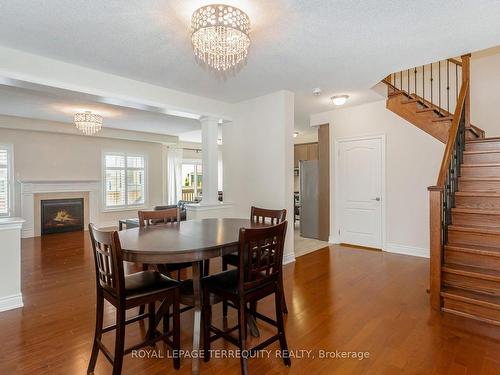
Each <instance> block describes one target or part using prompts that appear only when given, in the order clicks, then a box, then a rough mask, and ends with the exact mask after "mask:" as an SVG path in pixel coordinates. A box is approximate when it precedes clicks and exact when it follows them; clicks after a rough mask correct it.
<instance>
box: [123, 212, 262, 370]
mask: <svg viewBox="0 0 500 375" xmlns="http://www.w3.org/2000/svg"><path fill="white" fill-rule="evenodd" d="M263 226H266V225H265V224H262V223H253V222H251V221H250V220H248V219H231V218H224V219H200V220H188V221H182V222H179V223H175V224H168V225H152V226H148V227H144V228H132V229H126V230H123V231H120V232H118V233H119V236H120V242H121V246H122V250H123V259H124V260H126V261H130V262H137V263H145V264H167V263H184V262H191V263H192V280H193V299H194V306H193V308H194V321H193V352H194V353H195V354H199V353H200V336H201V309H202V291H201V277H202V262H203V261H204V260H206V259H211V258H216V257H220V256H222V255H225V254H229V253H232V252H234V251H235V247H236V246H237V245H238V240H239V230H240V228H255V227H263ZM199 357H200V355H193V356H192V373H193V374H199V370H200V358H199Z"/></svg>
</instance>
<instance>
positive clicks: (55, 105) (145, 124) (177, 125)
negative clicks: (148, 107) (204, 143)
mask: <svg viewBox="0 0 500 375" xmlns="http://www.w3.org/2000/svg"><path fill="white" fill-rule="evenodd" d="M86 110H87V111H93V112H95V113H99V114H100V115H102V116H103V117H104V121H103V126H105V127H108V128H115V129H126V130H134V131H142V132H148V133H157V134H166V135H177V136H179V139H180V140H182V141H186V142H201V130H200V129H201V125H200V122H199V121H198V120H190V119H186V118H182V117H176V116H170V115H166V114H162V113H155V112H150V111H142V110H138V109H133V108H128V107H121V106H115V105H109V104H101V103H97V102H93V101H89V100H88V99H86V98H85V99H82V96H81V95H79V94H78V93H74V92H69V91H65V92H61V94H60V95H58V94H52V93H47V92H38V91H34V90H28V89H23V88H17V87H11V86H3V85H0V114H4V115H9V116H19V117H27V118H34V119H41V120H47V121H58V122H66V123H72V122H73V115H74V114H75V113H77V112H83V111H86Z"/></svg>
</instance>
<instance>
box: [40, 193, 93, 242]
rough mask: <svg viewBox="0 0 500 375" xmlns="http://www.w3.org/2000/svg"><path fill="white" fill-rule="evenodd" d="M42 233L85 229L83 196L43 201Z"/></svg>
mask: <svg viewBox="0 0 500 375" xmlns="http://www.w3.org/2000/svg"><path fill="white" fill-rule="evenodd" d="M41 219H42V223H41V224H42V225H41V233H42V235H43V234H50V233H62V232H74V231H81V230H83V198H71V199H47V200H42V201H41Z"/></svg>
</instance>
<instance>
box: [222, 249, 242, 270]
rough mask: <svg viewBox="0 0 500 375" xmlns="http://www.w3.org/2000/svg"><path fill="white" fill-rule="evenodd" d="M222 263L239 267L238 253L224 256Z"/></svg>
mask: <svg viewBox="0 0 500 375" xmlns="http://www.w3.org/2000/svg"><path fill="white" fill-rule="evenodd" d="M224 261H225V262H226V263H227V264H230V265H231V266H235V267H238V265H239V259H238V253H237V252H236V253H230V254H226V255H224Z"/></svg>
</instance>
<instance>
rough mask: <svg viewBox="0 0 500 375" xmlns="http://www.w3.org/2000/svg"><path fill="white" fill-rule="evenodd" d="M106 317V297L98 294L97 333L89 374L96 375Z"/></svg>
mask: <svg viewBox="0 0 500 375" xmlns="http://www.w3.org/2000/svg"><path fill="white" fill-rule="evenodd" d="M103 315H104V297H103V296H102V294H101V293H99V292H98V293H97V308H96V318H95V333H94V345H93V346H92V354H91V355H90V361H89V367H88V368H87V374H92V373H94V369H95V364H96V362H97V356H98V354H99V345H98V343H97V342H98V341H99V340H101V337H102V322H103Z"/></svg>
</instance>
